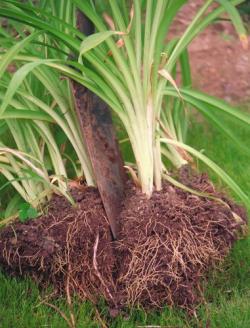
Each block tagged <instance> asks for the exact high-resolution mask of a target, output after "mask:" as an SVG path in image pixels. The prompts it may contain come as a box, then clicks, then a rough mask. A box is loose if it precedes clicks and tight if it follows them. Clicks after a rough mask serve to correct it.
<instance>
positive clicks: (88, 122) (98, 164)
mask: <svg viewBox="0 0 250 328" xmlns="http://www.w3.org/2000/svg"><path fill="white" fill-rule="evenodd" d="M77 24H78V29H79V30H80V31H81V32H82V33H84V34H85V35H90V34H92V33H93V32H94V27H93V25H92V22H91V21H90V20H89V19H88V18H87V17H86V16H84V15H83V14H82V13H78V17H77ZM73 93H74V98H75V105H76V111H77V115H78V118H79V121H80V125H81V130H82V134H83V136H84V140H85V143H86V146H87V149H88V153H89V156H90V160H91V163H92V167H93V171H94V175H95V178H96V184H97V187H98V190H99V193H100V196H101V199H102V202H103V205H104V208H105V211H106V215H107V217H108V220H109V223H110V227H111V231H112V235H113V238H114V239H117V238H118V235H119V219H118V218H119V214H120V210H121V203H122V200H123V197H124V185H125V172H124V167H123V161H122V158H121V154H120V151H119V147H118V142H117V140H116V136H115V132H114V129H113V124H112V117H111V113H110V110H109V108H108V106H107V105H106V104H105V103H104V102H103V101H102V100H101V99H100V98H99V97H98V96H96V95H95V94H94V93H92V92H91V91H90V90H88V89H87V88H85V87H84V86H82V85H80V84H79V83H77V82H73Z"/></svg>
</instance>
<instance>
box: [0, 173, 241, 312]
mask: <svg viewBox="0 0 250 328" xmlns="http://www.w3.org/2000/svg"><path fill="white" fill-rule="evenodd" d="M188 172H189V170H186V169H184V170H182V172H181V173H180V179H181V180H182V181H183V182H186V180H187V179H188V180H189V185H190V186H192V187H193V188H195V189H197V190H202V191H206V192H210V193H213V194H214V195H217V193H216V192H215V191H214V188H213V186H212V184H211V183H210V182H209V181H208V179H207V177H206V176H205V175H199V176H195V177H192V179H191V180H190V176H188ZM190 181H191V182H190ZM72 193H73V196H74V198H75V200H76V202H77V206H76V208H72V207H71V206H70V205H69V204H68V202H67V201H66V200H64V199H63V198H61V197H59V196H55V197H54V199H53V200H52V202H51V204H50V205H49V207H48V209H47V213H45V214H44V215H43V216H41V217H40V218H39V219H35V220H31V221H28V222H27V223H25V224H22V223H14V224H12V225H10V226H8V227H6V228H4V229H2V231H1V232H0V265H1V267H2V268H3V269H4V270H5V271H6V272H7V273H8V274H10V275H15V276H16V275H21V276H24V275H28V276H31V277H33V278H34V279H35V280H36V281H38V282H39V283H40V284H41V285H42V286H47V285H48V284H52V285H53V286H54V288H55V290H56V291H57V292H64V293H66V295H67V297H68V299H70V297H71V295H72V294H73V293H77V294H78V295H79V296H80V297H81V298H82V299H89V300H91V301H92V302H94V303H96V302H97V301H98V299H99V298H100V297H103V298H104V299H105V300H106V301H107V303H108V304H109V306H110V307H111V308H112V309H120V308H124V307H131V306H134V305H141V306H144V307H146V308H152V307H154V308H155V307H157V308H160V307H162V306H164V305H165V304H169V305H178V306H180V307H183V308H186V309H191V308H193V307H194V306H195V305H197V304H198V303H199V301H200V299H201V298H200V297H201V290H200V288H199V286H200V283H201V280H202V279H203V278H204V275H205V274H206V272H207V271H208V270H209V269H211V267H213V266H215V265H216V264H218V263H219V262H220V261H222V260H223V258H224V257H225V256H226V255H227V254H228V252H229V250H230V248H231V247H232V244H233V243H234V241H235V240H236V239H237V234H238V232H239V231H240V225H241V224H242V223H243V222H241V220H240V222H239V220H236V219H235V218H234V216H233V212H234V213H237V214H238V215H239V216H240V217H241V218H243V220H246V214H245V212H244V210H242V208H240V207H239V206H236V205H233V204H231V203H229V202H228V204H230V207H229V206H226V205H223V204H221V203H219V202H217V201H215V200H212V199H208V198H202V197H197V196H195V195H193V194H190V193H187V192H185V191H183V190H181V189H177V188H175V187H173V186H172V185H170V184H169V183H165V184H164V188H163V190H162V191H160V192H154V194H153V196H152V198H151V199H150V200H148V199H146V198H145V196H144V195H142V194H141V192H140V191H139V190H138V189H136V188H135V187H134V186H132V185H130V184H129V186H128V188H127V197H126V199H125V202H124V207H123V211H122V213H121V217H120V221H121V226H122V230H121V234H120V239H119V241H115V242H114V241H112V240H111V233H110V229H109V224H108V222H107V218H106V216H105V212H104V209H103V206H102V203H101V199H100V197H99V194H98V192H97V191H96V190H95V189H94V188H86V187H85V189H84V190H74V191H73V192H72ZM217 196H218V195H217Z"/></svg>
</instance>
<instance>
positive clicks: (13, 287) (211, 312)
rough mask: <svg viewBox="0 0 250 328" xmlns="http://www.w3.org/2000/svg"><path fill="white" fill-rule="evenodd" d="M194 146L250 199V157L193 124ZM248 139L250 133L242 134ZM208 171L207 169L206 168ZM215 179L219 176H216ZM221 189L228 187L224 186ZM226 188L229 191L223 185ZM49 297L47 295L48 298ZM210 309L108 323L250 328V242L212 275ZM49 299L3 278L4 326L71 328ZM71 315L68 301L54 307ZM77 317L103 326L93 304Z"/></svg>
mask: <svg viewBox="0 0 250 328" xmlns="http://www.w3.org/2000/svg"><path fill="white" fill-rule="evenodd" d="M190 130H191V134H190V136H189V142H190V144H191V145H193V146H195V147H196V149H199V150H200V149H205V153H206V154H207V155H209V156H211V158H212V159H214V160H215V161H216V163H217V164H219V165H221V166H222V167H223V168H224V169H225V170H226V171H227V172H228V173H229V174H230V175H231V176H232V177H233V178H234V179H235V180H236V181H237V182H238V184H239V185H240V186H241V187H242V188H243V189H244V190H245V191H246V192H247V193H248V195H249V196H250V181H249V177H250V166H249V162H250V158H249V156H247V155H246V154H244V152H241V151H239V150H237V149H236V147H234V146H233V145H232V143H231V142H230V141H229V140H228V139H226V138H225V137H223V135H222V134H221V133H219V132H217V131H216V130H214V129H212V128H210V127H209V128H208V126H206V125H205V126H204V125H201V124H197V123H192V129H190ZM238 132H239V134H241V137H242V138H244V139H245V140H250V134H249V132H248V133H247V132H246V131H245V130H244V129H239V131H238ZM201 169H203V167H201ZM211 177H212V179H215V176H213V175H211ZM217 185H219V187H220V186H221V187H222V184H221V182H220V181H218V180H217ZM223 187H224V186H223ZM48 293H49V292H47V294H48ZM205 294H206V302H207V304H206V306H205V305H203V306H201V307H200V308H199V309H198V310H197V313H198V321H196V320H195V319H191V318H188V317H187V316H186V315H185V313H183V312H181V311H179V310H170V309H168V308H166V309H164V310H163V311H162V312H161V313H156V312H154V313H150V314H146V313H145V312H144V311H142V310H134V311H133V312H132V313H130V314H129V315H128V319H125V318H121V317H119V318H116V319H113V320H112V321H109V322H108V327H111V328H115V327H117V328H118V327H119V328H120V327H121V328H134V327H137V326H145V325H158V326H161V327H169V328H170V327H176V328H181V327H211V328H217V327H219V328H249V327H250V237H248V238H245V239H243V240H239V241H238V242H237V243H236V245H235V247H234V249H233V250H232V252H231V254H230V256H229V257H228V259H227V260H226V261H225V263H224V264H223V266H222V268H221V270H220V272H216V273H213V274H212V273H211V275H210V278H209V283H208V286H206V293H205ZM44 297H45V295H41V294H40V293H39V291H38V289H37V287H36V286H35V285H34V283H32V282H31V281H29V280H25V281H24V280H16V279H10V278H8V277H6V276H5V275H3V274H0V304H1V306H0V327H1V328H12V327H13V328H30V327H39V328H40V327H51V328H63V327H67V324H66V322H65V320H64V319H63V318H62V316H61V315H60V314H59V313H58V312H57V311H55V310H53V309H52V308H50V307H48V306H46V305H44V304H40V303H41V300H42V299H44ZM52 303H53V304H54V305H56V306H57V307H58V308H60V310H61V311H62V312H63V313H65V314H66V315H67V316H69V311H68V306H67V303H66V301H65V300H64V299H59V300H57V301H53V302H52ZM99 309H100V312H101V315H104V317H105V315H106V314H107V309H106V308H105V306H100V307H99ZM74 313H75V317H76V320H77V328H81V327H93V328H94V327H96V328H97V327H101V326H100V323H98V321H97V320H96V317H95V311H94V309H93V308H92V306H91V305H90V304H89V303H84V304H82V303H80V302H77V301H76V302H75V304H74Z"/></svg>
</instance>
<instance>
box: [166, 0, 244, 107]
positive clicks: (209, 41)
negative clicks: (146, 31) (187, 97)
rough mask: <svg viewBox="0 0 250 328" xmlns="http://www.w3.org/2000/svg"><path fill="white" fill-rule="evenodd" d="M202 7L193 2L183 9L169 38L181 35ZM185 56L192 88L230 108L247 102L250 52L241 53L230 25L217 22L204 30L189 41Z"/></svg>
mask: <svg viewBox="0 0 250 328" xmlns="http://www.w3.org/2000/svg"><path fill="white" fill-rule="evenodd" d="M203 3H204V1H203V0H194V1H188V3H187V4H186V5H185V6H183V9H182V10H181V12H180V13H179V15H178V16H177V18H176V21H175V24H174V27H173V29H172V31H171V35H172V36H173V35H175V36H176V35H181V33H182V32H183V31H184V30H185V29H186V28H187V27H188V25H189V23H190V22H191V20H192V18H193V17H194V16H195V14H196V13H197V10H198V9H199V8H200V6H201V5H202V4H203ZM225 18H227V17H226V16H225ZM248 24H249V23H248ZM248 29H249V27H248ZM248 40H249V45H250V37H248ZM189 53H190V61H191V70H192V74H193V86H194V87H195V88H197V89H200V90H202V91H205V92H207V93H208V94H210V95H213V96H217V97H219V98H224V99H225V100H226V101H228V102H230V103H232V104H239V103H247V102H249V101H250V49H245V50H244V49H243V47H242V45H241V43H240V41H239V37H238V35H237V34H236V32H235V29H234V27H233V26H232V24H231V23H230V22H226V21H218V22H216V23H213V24H212V25H210V26H209V27H208V28H206V30H205V31H204V32H203V33H201V34H200V35H199V36H198V37H197V38H196V39H194V40H193V42H192V43H191V45H190V47H189Z"/></svg>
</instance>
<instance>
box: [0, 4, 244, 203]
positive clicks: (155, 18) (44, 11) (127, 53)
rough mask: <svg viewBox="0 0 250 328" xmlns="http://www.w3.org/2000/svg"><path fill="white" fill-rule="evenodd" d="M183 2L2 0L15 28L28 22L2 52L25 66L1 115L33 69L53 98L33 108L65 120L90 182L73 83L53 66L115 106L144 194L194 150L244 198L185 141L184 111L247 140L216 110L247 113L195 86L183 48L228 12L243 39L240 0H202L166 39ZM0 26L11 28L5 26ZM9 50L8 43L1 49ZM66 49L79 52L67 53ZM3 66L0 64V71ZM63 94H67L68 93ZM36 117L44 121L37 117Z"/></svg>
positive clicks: (237, 116) (238, 118) (240, 120)
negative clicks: (82, 19)
mask: <svg viewBox="0 0 250 328" xmlns="http://www.w3.org/2000/svg"><path fill="white" fill-rule="evenodd" d="M185 2H186V1H183V0H178V1H165V0H157V1H156V0H147V1H145V0H141V1H119V2H118V1H113V0H109V1H96V2H95V3H94V2H93V1H80V0H70V1H67V2H66V5H65V6H63V5H62V3H61V2H60V3H59V2H58V1H46V0H44V1H38V2H36V3H32V2H30V1H29V2H24V3H23V2H18V1H13V0H3V1H2V2H1V5H0V8H1V16H2V17H5V18H7V19H9V20H10V21H11V22H13V27H14V28H15V29H16V27H18V26H22V28H21V30H20V28H19V30H18V31H19V32H18V34H19V35H20V37H21V38H22V41H19V42H16V44H15V45H12V48H10V49H9V50H8V51H7V52H6V53H5V54H3V55H2V59H4V61H5V63H11V62H12V61H15V62H17V63H18V67H19V66H21V67H20V69H18V70H17V71H16V72H15V73H14V74H13V75H12V77H11V80H10V81H9V82H8V83H7V84H6V83H5V85H4V86H2V87H4V88H5V90H6V91H5V92H4V94H3V97H2V104H1V107H0V114H1V115H6V113H7V111H9V110H10V108H11V106H13V105H11V103H13V99H14V97H15V96H16V95H18V94H20V92H22V91H21V90H22V89H21V87H20V86H21V85H22V83H23V82H24V81H27V79H28V74H30V73H31V75H32V76H35V77H36V78H37V79H38V80H39V81H40V82H39V83H42V84H43V87H44V88H46V90H47V92H48V93H49V94H50V100H51V101H50V106H48V104H47V101H46V104H44V103H42V104H41V103H40V102H37V101H36V103H35V105H36V111H34V113H35V112H36V114H37V113H38V109H39V112H40V113H41V115H44V114H45V113H46V115H47V117H50V119H52V120H53V121H54V122H56V123H57V124H59V126H61V127H62V129H63V131H64V133H65V135H66V136H67V138H68V139H69V140H70V141H71V142H72V144H73V146H74V149H75V151H76V152H77V153H78V156H79V158H81V159H82V161H81V164H82V167H83V171H84V174H85V176H86V179H87V182H88V183H89V184H92V183H93V178H92V174H91V168H90V166H89V165H88V163H89V160H88V157H87V155H86V152H85V150H84V151H83V149H84V145H83V144H80V141H79V140H80V135H79V128H78V125H77V120H76V117H75V114H74V109H73V105H72V101H71V97H70V91H69V82H68V81H65V85H66V86H65V85H64V88H65V89H61V88H60V87H61V85H60V83H58V81H57V82H56V79H55V76H58V75H57V73H55V72H54V71H53V70H56V71H58V72H59V74H63V75H64V76H67V77H68V78H70V79H74V80H75V81H77V82H78V83H80V84H82V85H83V86H85V87H87V88H89V89H90V90H92V91H93V92H95V93H96V94H97V95H98V96H100V97H101V98H102V99H103V100H104V101H105V102H106V103H107V104H108V105H109V106H110V107H111V109H112V110H113V112H114V114H115V115H116V116H117V117H118V119H119V120H120V122H121V123H122V125H123V127H124V129H125V131H126V134H127V136H128V140H129V141H128V142H129V143H130V145H131V147H132V150H133V154H134V158H135V164H136V166H135V167H136V170H134V169H133V168H132V167H130V168H129V170H130V172H132V175H133V177H134V179H136V180H137V183H138V184H140V186H141V189H142V192H143V193H145V194H146V195H147V196H148V197H150V196H151V195H152V192H153V190H154V188H155V189H156V190H160V189H161V187H162V179H163V178H166V179H168V180H171V182H172V183H175V184H178V183H177V182H176V181H174V180H173V179H172V178H171V177H170V176H169V175H168V170H167V169H168V166H169V162H170V163H171V164H172V165H174V166H175V167H176V168H180V167H181V166H183V165H185V164H187V163H189V164H192V163H193V158H192V157H191V155H192V156H194V157H197V158H198V159H199V160H202V161H204V162H205V163H206V164H207V165H208V166H209V167H210V168H212V169H213V170H214V171H215V172H216V173H217V174H218V175H219V176H220V177H221V179H223V180H224V181H225V182H226V183H227V184H228V185H229V186H230V187H231V188H232V189H233V190H234V192H235V193H236V194H238V196H239V197H240V198H241V199H242V200H243V201H244V202H245V203H248V198H247V196H246V195H245V193H244V192H243V191H242V190H241V188H240V187H239V186H238V185H237V184H236V183H235V182H234V181H233V180H232V179H231V178H230V177H229V176H228V175H227V174H226V173H225V172H224V171H223V170H222V169H221V168H219V167H218V166H217V165H216V164H215V163H214V162H212V161H211V160H210V159H208V158H207V157H206V156H205V155H204V154H202V153H200V152H199V151H197V150H195V149H193V148H191V147H190V146H188V145H187V144H185V141H186V135H187V133H188V117H189V115H190V113H191V107H195V108H196V109H197V110H198V111H200V113H202V114H203V115H204V116H205V117H206V118H207V119H208V120H209V121H210V122H212V123H213V124H214V125H215V126H217V127H218V128H219V129H220V130H221V131H223V132H225V133H226V134H227V135H228V136H229V137H230V138H231V139H232V140H233V141H234V142H236V143H237V144H238V145H239V147H243V148H244V144H243V143H242V142H241V141H239V140H238V138H237V134H236V133H235V130H234V129H230V128H229V127H228V126H227V125H224V123H223V122H221V121H220V120H219V119H218V117H217V116H216V113H217V112H218V111H220V112H223V113H224V114H226V115H227V116H229V117H230V118H232V119H233V120H234V122H235V124H237V125H238V124H245V125H249V123H250V118H249V115H247V114H246V113H242V112H240V111H238V110H236V109H234V108H232V107H230V106H229V105H228V104H226V103H224V102H223V101H220V100H217V99H215V98H213V97H209V96H207V95H205V94H203V93H201V92H198V91H194V90H193V89H192V88H191V74H190V67H189V60H188V50H187V49H188V45H189V44H190V42H191V41H192V40H193V39H194V38H195V37H196V36H197V35H198V34H199V33H200V32H202V31H203V30H204V29H205V28H206V27H207V26H208V25H209V24H210V23H212V22H213V21H214V20H215V19H217V18H218V17H219V16H220V15H221V14H223V13H224V12H225V11H226V12H227V13H228V15H229V17H230V19H231V20H232V22H233V24H234V25H235V27H236V30H237V32H238V33H239V36H240V38H241V40H242V43H243V45H244V47H246V46H247V38H246V34H245V29H244V26H243V24H242V21H241V19H240V16H239V14H238V12H237V10H236V9H235V6H236V5H238V4H240V3H241V2H242V1H240V0H233V1H230V2H229V1H227V0H220V1H218V6H217V8H216V9H213V10H209V9H210V5H211V4H212V3H213V1H211V0H208V1H206V2H205V3H204V4H203V5H202V6H201V8H200V9H199V11H198V12H197V14H196V16H195V17H194V19H193V20H192V22H191V23H190V24H189V26H188V28H187V29H186V31H185V32H184V33H183V35H182V36H181V37H178V38H177V37H176V38H173V39H171V40H168V38H167V40H168V41H167V42H165V39H166V36H168V34H169V32H170V28H171V25H172V23H173V21H174V18H175V17H176V15H177V13H178V12H179V10H180V9H181V7H182V6H183V5H184V4H185ZM76 10H78V11H81V12H82V13H83V14H84V15H85V16H86V17H87V18H88V19H89V20H91V21H92V22H93V24H94V26H95V28H96V34H94V35H91V36H88V37H87V36H85V35H84V34H83V33H81V32H79V31H78V29H77V28H76ZM19 24H21V25H19ZM24 26H25V28H27V30H28V34H31V35H29V36H28V37H27V36H25V35H24V32H23V30H22V29H23V27H24ZM2 33H5V31H4V30H2ZM34 44H36V47H34V46H33V45H34ZM31 48H32V49H31ZM6 49H8V46H6V47H5V50H4V51H6ZM41 49H42V54H41V51H40V50H41ZM72 54H73V56H72ZM69 57H70V58H73V57H74V58H77V59H76V60H73V59H71V60H69V59H68V58H69ZM6 67H7V65H5V66H3V69H2V71H4V69H5V68H6ZM177 68H180V76H181V83H180V87H178V86H177V84H176V82H175V76H176V70H177ZM26 85H27V82H26ZM59 85H60V87H59ZM7 86H8V89H7ZM65 95H67V96H68V98H66V99H65ZM21 96H22V95H21ZM23 96H24V98H25V95H23ZM26 99H27V97H26V98H25V101H27V100H26ZM33 103H34V102H33ZM54 104H55V105H56V109H55V108H54V106H53V105H54ZM32 106H33V104H32ZM18 109H19V108H18ZM19 112H20V110H19ZM30 112H31V111H30ZM32 114H33V111H32V113H31V115H32ZM35 122H37V121H35ZM38 122H39V124H41V123H40V122H41V120H40V121H38ZM33 124H34V123H33ZM35 124H36V123H35ZM49 140H50V142H52V140H53V137H52V136H50V138H49ZM245 149H246V147H245ZM57 150H58V148H57ZM26 151H27V150H26ZM80 152H83V153H80ZM57 153H58V152H57ZM58 156H59V154H58ZM60 163H62V161H61V160H60ZM61 173H62V172H60V174H61ZM63 174H65V172H64V173H63ZM136 174H137V175H138V176H137V177H136Z"/></svg>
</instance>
